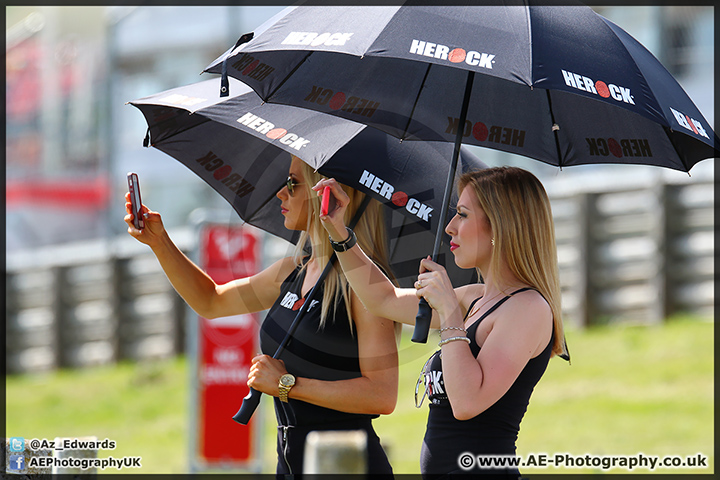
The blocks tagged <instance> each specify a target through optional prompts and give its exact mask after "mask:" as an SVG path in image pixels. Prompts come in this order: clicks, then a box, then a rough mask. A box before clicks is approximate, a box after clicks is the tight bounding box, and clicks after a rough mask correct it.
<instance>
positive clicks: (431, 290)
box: [415, 256, 458, 321]
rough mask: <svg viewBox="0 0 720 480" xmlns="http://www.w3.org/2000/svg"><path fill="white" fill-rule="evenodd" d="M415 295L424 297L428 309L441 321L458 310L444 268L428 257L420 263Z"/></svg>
mask: <svg viewBox="0 0 720 480" xmlns="http://www.w3.org/2000/svg"><path fill="white" fill-rule="evenodd" d="M415 295H417V297H418V298H421V297H424V298H425V300H427V302H428V304H430V307H431V308H433V309H434V310H437V312H438V313H439V314H440V318H441V321H442V319H443V318H447V316H448V314H449V313H450V312H452V311H453V310H455V309H457V308H458V302H457V298H456V297H455V291H454V290H453V286H452V283H451V282H450V278H449V277H448V274H447V272H446V271H445V268H444V267H443V266H442V265H440V264H439V263H435V262H433V261H432V260H431V259H430V256H428V257H427V258H424V259H422V261H421V262H420V275H418V279H417V282H415Z"/></svg>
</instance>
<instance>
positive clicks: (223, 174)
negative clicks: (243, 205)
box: [195, 152, 255, 198]
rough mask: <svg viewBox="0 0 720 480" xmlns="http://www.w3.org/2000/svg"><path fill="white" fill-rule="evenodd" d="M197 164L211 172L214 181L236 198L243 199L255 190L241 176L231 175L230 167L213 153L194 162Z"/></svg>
mask: <svg viewBox="0 0 720 480" xmlns="http://www.w3.org/2000/svg"><path fill="white" fill-rule="evenodd" d="M195 161H196V162H197V163H198V164H200V165H202V166H204V167H205V170H207V171H208V172H212V174H213V177H214V178H215V180H218V181H219V182H220V183H221V184H222V185H225V186H226V187H227V188H229V189H230V191H232V192H233V193H235V195H237V196H238V197H241V198H242V197H244V196H245V195H247V194H248V193H250V192H252V191H253V190H255V186H254V185H252V184H251V183H250V182H248V181H247V180H245V179H244V178H243V177H242V176H241V175H239V174H237V173H233V169H232V167H231V166H230V165H227V164H226V163H225V162H224V161H223V160H222V159H221V158H220V157H218V156H217V155H215V154H214V153H213V152H208V153H207V155H205V156H204V157H200V158H198V159H197V160H195Z"/></svg>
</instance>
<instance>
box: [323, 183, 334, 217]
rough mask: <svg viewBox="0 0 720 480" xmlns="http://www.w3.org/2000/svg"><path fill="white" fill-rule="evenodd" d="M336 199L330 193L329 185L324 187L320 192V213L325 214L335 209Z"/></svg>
mask: <svg viewBox="0 0 720 480" xmlns="http://www.w3.org/2000/svg"><path fill="white" fill-rule="evenodd" d="M335 207H336V201H335V196H334V195H333V194H332V191H331V189H330V187H329V186H328V187H325V188H324V189H323V193H322V204H321V206H320V214H321V215H327V214H328V213H332V211H333V210H335Z"/></svg>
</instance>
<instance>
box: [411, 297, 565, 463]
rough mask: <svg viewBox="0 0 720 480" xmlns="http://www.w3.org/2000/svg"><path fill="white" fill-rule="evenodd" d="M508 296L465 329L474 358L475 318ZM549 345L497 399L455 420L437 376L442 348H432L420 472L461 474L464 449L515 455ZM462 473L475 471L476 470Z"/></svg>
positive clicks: (549, 352)
mask: <svg viewBox="0 0 720 480" xmlns="http://www.w3.org/2000/svg"><path fill="white" fill-rule="evenodd" d="M525 290H531V289H530V288H523V289H520V290H517V291H515V292H513V293H511V294H510V296H512V295H515V294H516V293H519V292H523V291H525ZM510 296H506V297H504V298H502V299H500V300H499V301H498V302H497V303H496V304H495V305H493V306H492V308H490V310H488V311H487V312H485V313H484V314H483V315H482V316H481V317H480V319H478V321H476V322H475V323H473V324H472V325H471V326H470V327H469V328H468V330H467V336H468V338H469V339H470V351H471V352H472V354H473V356H474V357H477V355H478V354H479V353H480V346H479V345H478V344H477V342H476V341H475V334H476V332H477V329H478V326H479V325H480V322H482V321H483V320H484V319H485V317H487V316H488V315H489V314H490V313H492V312H493V311H495V309H497V308H498V307H499V306H500V305H502V304H503V303H504V302H505V301H506V300H507V299H508V298H510ZM480 298H482V297H480ZM480 298H477V299H475V300H474V301H473V303H472V304H471V305H470V308H468V314H469V313H470V311H471V310H472V307H473V306H474V305H475V303H476V302H477V301H478V300H480ZM465 319H467V314H466V315H465ZM553 337H554V333H553ZM552 345H553V338H551V339H550V342H549V343H548V345H547V347H545V349H544V350H543V351H542V352H541V353H540V354H539V355H537V356H536V357H535V358H531V359H530V360H529V361H528V363H527V364H526V365H525V368H523V370H522V371H521V372H520V375H519V376H518V378H517V379H516V380H515V382H514V383H513V384H512V386H511V387H510V389H509V390H508V391H507V392H506V393H505V394H504V395H503V396H502V397H501V398H500V399H499V400H498V401H497V402H495V403H494V404H493V405H492V406H490V407H489V408H487V409H486V410H485V411H483V412H482V413H480V414H479V415H477V416H476V417H474V418H471V419H469V420H457V419H456V418H455V417H454V416H453V413H452V408H451V407H450V402H449V400H448V398H447V394H446V393H445V384H444V382H443V378H442V356H441V351H440V350H438V351H437V352H435V353H434V354H433V355H432V357H430V359H429V360H428V363H427V365H426V368H425V372H424V374H425V385H426V391H427V394H428V399H429V400H430V412H429V414H428V423H427V429H426V431H425V438H424V442H423V447H422V452H421V466H420V469H421V471H422V473H423V474H447V473H450V472H455V473H466V472H465V471H463V470H462V469H461V468H460V467H459V465H458V458H459V457H460V455H461V454H463V453H466V452H467V453H471V454H473V455H514V454H515V441H516V440H517V435H518V431H519V430H520V422H521V420H522V418H523V416H524V415H525V411H526V410H527V406H528V404H529V401H530V395H531V394H532V391H533V389H534V388H535V385H536V384H537V382H538V381H539V380H540V377H542V375H543V373H545V369H546V367H547V364H548V361H549V360H550V355H551V353H552ZM467 473H476V474H477V473H478V470H472V471H468V472H467Z"/></svg>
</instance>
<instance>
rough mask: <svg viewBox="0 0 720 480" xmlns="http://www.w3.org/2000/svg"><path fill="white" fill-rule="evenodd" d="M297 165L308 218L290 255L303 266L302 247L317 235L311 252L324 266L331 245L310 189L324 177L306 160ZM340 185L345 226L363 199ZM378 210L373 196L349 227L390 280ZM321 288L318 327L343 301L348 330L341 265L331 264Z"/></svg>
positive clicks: (347, 290)
mask: <svg viewBox="0 0 720 480" xmlns="http://www.w3.org/2000/svg"><path fill="white" fill-rule="evenodd" d="M300 164H301V172H302V175H303V178H304V181H303V184H302V185H300V187H302V188H305V189H306V191H307V193H308V218H307V227H306V228H305V230H304V231H303V232H302V233H301V234H300V239H299V240H298V242H297V244H296V246H295V254H294V258H295V261H296V262H297V264H298V265H303V257H304V256H305V254H306V253H305V252H306V250H305V249H306V248H307V246H308V245H309V242H310V239H311V238H312V237H315V238H321V239H323V241H322V242H321V243H320V244H319V245H315V246H314V247H315V251H314V254H315V258H316V259H317V260H318V261H319V262H320V265H321V266H322V268H323V269H324V268H325V266H326V265H327V263H328V262H329V261H330V257H331V256H332V254H333V253H334V252H333V249H332V246H331V245H330V238H329V236H328V234H327V232H326V231H325V228H324V227H323V226H322V223H321V221H320V205H321V197H320V196H319V195H317V193H316V192H315V191H314V190H312V187H313V186H314V185H315V184H317V182H319V181H320V180H321V179H322V178H324V177H323V175H321V174H320V173H318V172H317V171H316V170H314V169H313V168H312V167H311V166H310V165H308V164H307V163H305V162H300ZM340 186H341V187H342V189H343V191H345V193H346V194H347V195H348V196H349V197H350V204H349V205H348V208H347V209H346V210H345V218H344V220H345V224H346V225H348V224H349V223H350V222H351V220H352V218H353V217H354V216H355V212H357V210H358V208H359V207H360V204H361V203H362V202H363V200H364V198H365V194H364V193H361V192H359V191H357V190H355V189H354V188H351V187H348V186H347V185H343V184H340ZM382 209H383V206H382V205H381V204H380V202H378V201H377V200H375V199H371V200H370V202H369V203H368V205H367V207H366V208H365V211H364V212H363V213H362V215H361V216H360V220H359V221H358V223H357V225H355V228H354V229H353V230H354V232H355V235H356V236H357V242H358V244H359V245H360V247H361V248H362V249H363V251H364V252H365V253H366V254H367V255H368V256H369V257H370V258H371V259H372V260H373V261H374V262H375V263H376V264H377V265H378V266H379V267H380V268H381V269H382V270H384V272H385V273H386V274H387V275H389V276H390V278H391V280H394V279H393V278H392V273H391V270H390V262H389V253H388V251H389V248H388V241H387V235H386V226H385V221H384V215H383V210H382ZM305 265H307V264H305ZM305 265H303V266H302V268H305ZM323 288H324V290H323V301H322V310H321V313H320V327H321V328H322V327H324V325H325V322H326V321H327V318H328V316H329V315H330V314H331V313H332V314H334V313H335V311H336V310H337V308H338V307H339V306H340V303H341V302H342V303H344V306H345V309H346V311H347V315H348V319H349V320H350V328H351V329H352V328H353V322H352V305H351V298H352V297H351V295H350V285H349V283H348V281H347V279H346V278H345V275H344V274H343V273H342V268H341V267H340V265H339V263H336V264H335V265H334V266H333V269H332V271H331V272H330V273H329V274H328V276H327V278H326V279H325V283H324V285H323ZM331 309H332V310H331Z"/></svg>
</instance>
